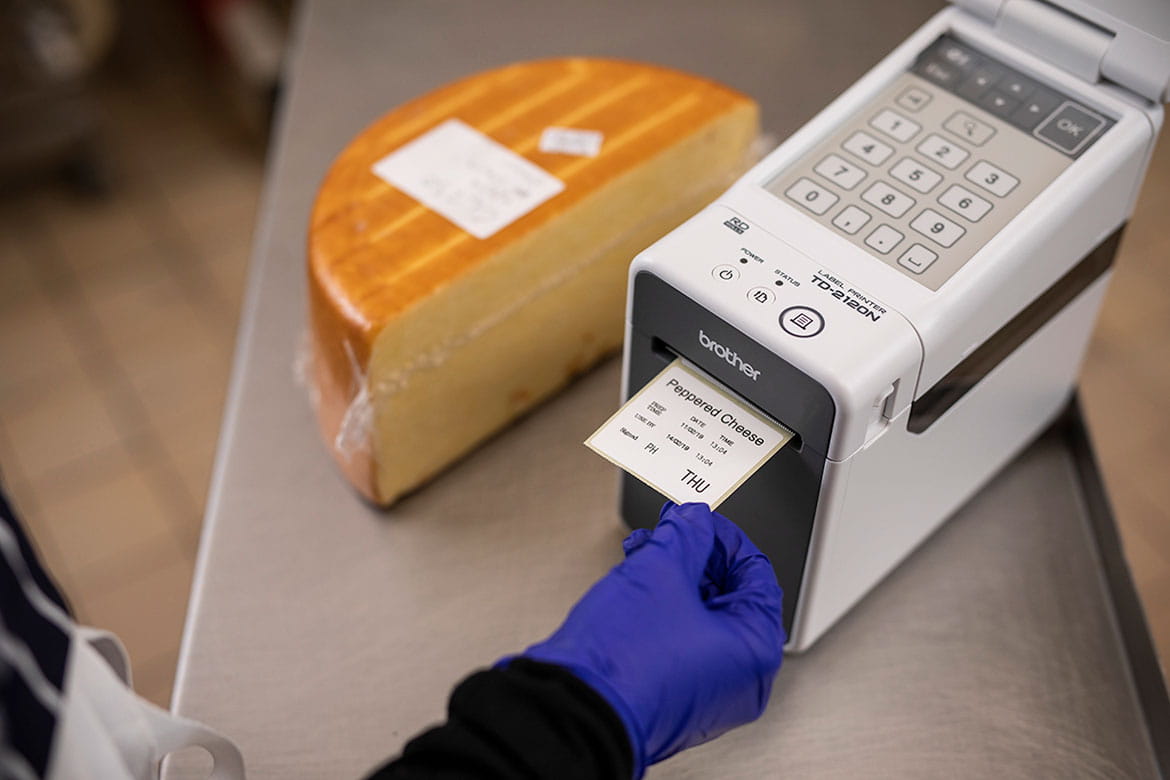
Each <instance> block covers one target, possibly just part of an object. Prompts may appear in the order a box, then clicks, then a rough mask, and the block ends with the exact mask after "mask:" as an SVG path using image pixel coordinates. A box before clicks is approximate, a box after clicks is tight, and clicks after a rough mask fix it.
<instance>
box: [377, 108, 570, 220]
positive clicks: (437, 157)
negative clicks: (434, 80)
mask: <svg viewBox="0 0 1170 780" xmlns="http://www.w3.org/2000/svg"><path fill="white" fill-rule="evenodd" d="M373 170H374V174H375V175H377V176H378V177H379V178H381V179H383V180H384V181H386V182H388V183H389V184H392V185H394V186H395V187H397V188H398V189H400V190H402V191H403V192H405V193H406V194H407V195H409V196H411V197H412V198H414V199H415V200H417V201H418V202H420V203H422V204H423V205H424V206H426V207H427V208H429V209H431V210H432V211H435V212H436V213H438V214H440V215H441V216H443V217H444V218H446V219H448V220H450V221H451V222H453V223H455V224H456V225H458V226H459V227H461V228H463V229H464V230H466V231H467V232H468V233H470V234H471V235H473V236H475V237H476V238H488V237H489V236H491V235H493V234H495V233H496V232H497V231H499V230H501V229H503V228H505V227H507V226H508V225H510V224H512V223H513V222H515V221H516V220H517V219H519V218H520V217H522V216H524V215H525V214H527V213H528V212H530V211H532V210H533V209H534V208H536V207H537V206H539V205H540V204H541V203H544V202H545V201H546V200H548V199H549V198H551V197H552V196H554V195H556V194H557V193H558V192H560V191H561V190H563V189H564V188H565V184H564V182H562V181H561V180H560V179H558V178H557V177H555V176H553V175H551V174H550V173H548V172H547V171H545V170H544V169H543V168H541V167H540V166H538V165H535V164H533V163H532V162H530V161H528V160H526V159H524V158H523V157H521V156H520V155H518V154H516V153H515V152H513V151H512V150H511V149H509V148H508V147H506V146H503V145H501V144H499V143H496V142H495V141H493V140H492V139H490V138H488V137H487V136H486V135H484V134H483V133H481V132H479V131H478V130H476V129H475V128H473V127H470V126H468V125H467V124H465V123H463V122H461V121H459V120H458V119H448V120H447V121H446V122H443V123H442V124H441V125H438V126H437V127H435V128H433V129H432V130H429V131H428V132H426V133H423V134H422V135H420V136H419V137H418V138H415V139H414V140H413V141H411V142H410V143H408V144H404V145H403V146H401V147H399V148H398V149H397V150H396V151H394V152H393V153H392V154H389V155H387V156H386V157H383V158H382V159H381V160H378V162H376V163H374V168H373Z"/></svg>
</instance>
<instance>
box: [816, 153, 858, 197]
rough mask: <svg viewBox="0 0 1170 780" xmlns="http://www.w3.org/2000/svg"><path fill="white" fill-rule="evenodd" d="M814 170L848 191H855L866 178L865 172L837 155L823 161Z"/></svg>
mask: <svg viewBox="0 0 1170 780" xmlns="http://www.w3.org/2000/svg"><path fill="white" fill-rule="evenodd" d="M813 170H814V171H816V172H817V173H819V174H820V175H821V176H824V177H825V178H826V179H828V180H829V181H831V182H833V183H834V184H836V185H837V186H838V187H841V188H842V189H846V190H851V189H853V188H854V187H856V186H857V185H858V184H859V183H860V182H861V180H862V179H864V178H865V171H864V170H862V169H861V168H860V167H859V166H856V165H854V164H853V163H851V162H848V161H846V160H845V159H843V158H842V157H840V156H839V155H836V154H830V155H829V156H828V157H826V158H825V159H823V160H821V161H820V163H818V164H817V167H816V168H813Z"/></svg>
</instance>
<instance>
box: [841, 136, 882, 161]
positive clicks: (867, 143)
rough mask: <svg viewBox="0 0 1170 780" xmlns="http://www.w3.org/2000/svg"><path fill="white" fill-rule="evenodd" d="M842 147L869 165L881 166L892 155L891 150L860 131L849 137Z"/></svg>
mask: <svg viewBox="0 0 1170 780" xmlns="http://www.w3.org/2000/svg"><path fill="white" fill-rule="evenodd" d="M842 146H844V147H845V150H846V151H847V152H849V153H851V154H855V155H857V156H858V157H859V158H860V159H862V160H865V161H866V162H867V163H869V164H870V165H881V164H882V163H884V162H885V161H886V160H888V159H889V158H890V155H891V154H893V153H894V150H893V149H892V148H890V147H889V146H886V145H885V144H883V143H882V142H881V141H879V140H878V139H876V138H874V137H873V136H872V135H870V134H869V133H865V132H862V131H860V130H859V131H857V132H856V133H854V134H853V135H851V136H849V140H848V141H846V142H845V143H844V144H842Z"/></svg>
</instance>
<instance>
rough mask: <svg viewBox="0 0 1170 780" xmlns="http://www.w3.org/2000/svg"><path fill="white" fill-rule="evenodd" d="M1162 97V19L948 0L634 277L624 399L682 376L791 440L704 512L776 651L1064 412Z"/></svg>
mask: <svg viewBox="0 0 1170 780" xmlns="http://www.w3.org/2000/svg"><path fill="white" fill-rule="evenodd" d="M1168 85H1170V3H1167V2H1165V0H1048V1H1047V2H1042V1H1041V0H955V4H954V5H952V6H951V7H948V8H947V9H945V10H943V11H942V12H940V13H939V14H938V15H937V16H935V17H934V18H933V19H931V20H930V21H929V22H927V23H926V24H925V25H924V26H923V27H922V28H921V29H919V30H918V31H917V32H916V33H914V34H913V35H912V36H911V37H910V38H909V39H908V40H906V41H905V43H903V44H902V45H901V46H899V47H898V48H897V49H896V50H895V51H893V53H891V54H890V55H889V56H888V57H886V58H885V59H884V60H883V61H882V62H881V63H879V64H878V65H877V66H876V67H875V68H874V69H873V70H872V71H870V72H869V73H868V74H866V75H865V76H864V77H863V78H862V79H861V80H860V81H858V82H857V83H856V84H855V85H854V86H852V87H851V88H850V89H849V90H848V91H846V92H845V93H844V94H842V95H841V96H840V97H839V98H838V99H837V100H836V101H834V102H833V103H832V104H831V105H829V107H828V108H826V109H825V110H824V111H823V112H822V113H820V114H819V115H818V116H816V117H815V118H814V119H813V120H812V121H811V122H809V123H808V124H807V125H806V126H805V127H804V128H802V129H801V130H800V131H799V132H797V133H796V134H795V135H794V136H792V137H791V138H790V139H789V140H788V141H786V142H785V143H783V144H782V145H781V146H780V147H778V148H777V149H776V150H774V151H773V152H772V153H771V154H769V155H768V156H767V157H766V158H765V159H764V160H762V161H761V162H760V163H759V164H758V165H756V166H755V167H754V168H752V170H750V171H749V172H748V173H747V174H746V175H745V176H743V177H742V178H741V179H740V180H739V181H738V182H737V183H736V184H735V185H733V186H732V187H731V188H730V189H729V190H728V191H727V192H726V193H725V194H724V195H722V196H721V197H720V198H719V199H718V200H717V201H716V202H715V203H713V204H712V205H710V206H708V207H707V208H706V209H704V210H703V211H702V212H700V213H699V214H697V215H696V216H694V217H693V218H691V219H690V220H689V221H687V222H686V223H684V224H683V225H682V226H680V227H679V228H677V229H676V230H674V231H673V232H672V233H670V234H669V235H667V236H666V237H664V238H663V239H661V240H660V241H658V242H657V243H655V244H654V245H652V246H651V247H649V248H648V249H646V250H645V251H644V252H642V253H641V254H639V255H638V256H637V257H636V258H635V259H634V262H633V264H632V266H631V268H630V283H629V293H628V304H627V305H628V308H627V332H626V346H625V355H624V367H623V392H624V394H625V397H626V398H629V397H630V396H631V395H633V394H634V393H636V392H637V391H638V390H639V388H641V387H643V386H644V385H645V384H646V383H647V382H649V381H650V380H652V379H653V378H654V377H655V376H656V375H657V374H658V373H659V372H660V371H662V370H663V368H664V367H666V366H667V365H668V364H669V363H670V362H672V361H673V360H675V359H677V358H682V359H683V360H685V361H686V362H687V363H689V364H690V365H691V366H692V367H694V368H697V369H699V370H700V371H702V372H703V373H705V374H706V375H707V376H708V377H709V378H711V379H713V380H716V381H717V382H718V383H719V384H721V385H722V386H724V387H725V388H727V389H729V390H731V391H733V392H734V393H736V394H738V395H739V396H741V397H742V398H743V399H745V400H746V401H748V402H750V404H752V405H753V406H754V407H755V408H756V409H758V410H759V411H761V412H762V413H764V414H766V415H768V416H770V417H771V418H773V419H774V420H776V421H777V422H779V423H781V424H782V425H783V426H785V427H787V428H788V429H790V430H791V431H793V432H795V434H796V435H795V437H794V439H793V440H792V441H791V442H790V443H789V444H788V446H786V447H785V448H784V449H782V450H780V451H779V452H778V453H777V454H776V455H775V456H774V457H773V458H772V459H771V460H769V461H768V462H767V463H765V464H764V466H763V467H762V468H760V469H759V471H757V472H756V473H755V474H754V475H752V476H751V477H750V478H749V479H748V480H747V481H746V482H744V483H743V485H742V486H740V488H739V489H738V490H737V491H736V492H735V493H734V494H733V495H731V496H730V498H728V499H727V501H726V502H725V503H724V504H723V505H722V506H721V507H720V511H721V512H723V513H724V514H726V515H727V516H728V517H730V518H732V519H733V520H734V521H736V522H737V523H738V524H740V525H741V526H742V527H743V528H744V529H745V530H746V531H747V533H748V534H749V536H751V537H752V539H753V540H754V541H756V543H757V544H758V545H759V546H760V547H761V548H762V549H763V550H764V551H765V552H766V553H767V554H768V555H769V556H770V557H771V559H772V562H773V564H775V567H776V571H777V574H778V576H779V578H780V583H781V585H782V586H783V588H784V594H785V601H784V613H785V614H784V620H785V627H786V629H787V630H788V635H789V642H788V649H789V650H792V651H799V650H802V649H805V648H807V647H809V646H810V645H811V644H812V643H813V642H815V641H816V639H817V638H818V637H819V636H821V635H822V634H823V633H824V632H825V631H826V630H827V629H828V628H829V627H830V626H831V625H832V624H833V623H834V622H835V621H836V620H837V619H839V618H840V617H841V616H842V615H843V614H844V613H845V612H846V611H847V610H848V609H849V608H850V607H851V606H853V605H854V604H855V603H856V602H857V601H858V600H859V599H860V598H861V597H862V596H864V595H865V593H866V592H867V591H868V590H869V589H870V588H872V587H873V586H874V585H875V584H877V582H879V581H880V580H881V578H882V577H884V576H885V575H886V574H887V573H888V572H890V570H891V569H893V568H894V567H895V566H896V565H897V564H898V563H899V562H900V561H901V560H902V559H903V558H905V557H906V556H907V555H908V554H909V553H910V552H911V551H912V550H913V549H914V548H915V547H916V546H917V545H918V544H919V543H921V542H922V541H923V540H924V539H925V538H926V537H927V536H928V535H929V534H930V533H931V532H932V531H934V530H935V529H936V528H937V527H938V526H939V525H940V524H941V523H942V522H943V521H944V520H945V519H946V518H947V517H948V516H949V515H951V514H952V513H953V512H954V511H955V510H956V509H958V508H959V506H960V505H962V504H963V503H964V502H965V501H966V500H967V499H968V498H969V497H970V496H971V495H972V494H973V493H974V492H975V491H976V490H977V489H978V488H979V487H980V486H981V485H982V484H983V483H985V482H986V481H987V480H988V479H989V478H990V477H991V476H992V475H994V474H995V472H996V471H997V470H998V469H1000V468H1001V467H1002V466H1003V465H1004V464H1005V463H1007V462H1008V460H1010V459H1011V458H1012V457H1013V456H1014V455H1015V454H1016V453H1018V452H1019V451H1020V450H1021V449H1022V448H1023V447H1024V446H1025V445H1026V444H1027V443H1028V442H1029V441H1030V440H1032V439H1033V438H1034V437H1035V436H1036V435H1037V434H1038V433H1039V432H1040V431H1041V430H1042V429H1044V428H1045V426H1046V425H1047V424H1048V423H1050V422H1051V421H1052V420H1053V418H1054V417H1055V416H1056V415H1057V414H1058V413H1059V412H1060V410H1061V409H1062V408H1063V406H1064V405H1065V404H1066V402H1067V400H1068V398H1069V396H1070V394H1071V393H1072V390H1073V386H1074V383H1075V380H1076V376H1077V373H1078V370H1079V367H1080V363H1081V360H1082V357H1083V354H1084V351H1085V348H1086V345H1087V343H1088V339H1089V335H1090V333H1091V330H1092V327H1093V322H1094V319H1095V317H1096V314H1097V310H1098V308H1099V306H1100V304H1101V301H1102V298H1103V296H1104V294H1105V289H1106V285H1107V284H1108V281H1109V276H1110V267H1111V263H1112V260H1113V257H1114V254H1115V252H1116V248H1117V245H1118V239H1119V237H1120V235H1121V231H1122V228H1123V227H1124V225H1125V223H1126V221H1127V219H1128V218H1129V215H1130V214H1131V213H1132V210H1133V205H1134V201H1135V199H1136V197H1137V193H1138V190H1139V187H1140V185H1141V182H1142V178H1143V176H1144V173H1145V170H1146V167H1147V163H1148V161H1149V157H1150V154H1151V150H1152V148H1153V145H1154V140H1155V138H1156V136H1157V133H1158V131H1159V129H1160V127H1161V122H1162V108H1161V103H1162V102H1164V101H1166V100H1167V99H1168ZM663 500H664V499H663V497H662V496H661V495H659V494H658V493H657V492H656V491H654V490H653V489H652V488H649V487H647V486H646V485H644V484H643V483H642V482H640V481H638V480H637V479H635V478H633V477H630V476H629V475H625V476H623V481H622V487H621V511H622V515H623V517H624V518H625V520H626V521H627V523H629V524H630V525H631V526H635V527H639V526H642V527H645V526H651V525H653V523H654V522H655V521H656V519H657V513H658V509H659V507H660V506H661V505H662V502H663Z"/></svg>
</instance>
